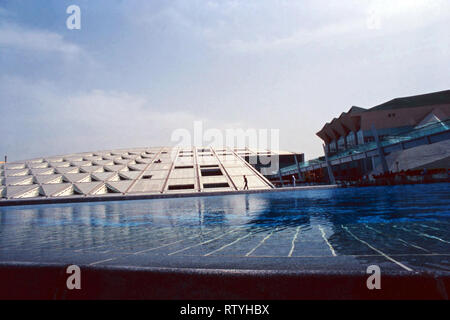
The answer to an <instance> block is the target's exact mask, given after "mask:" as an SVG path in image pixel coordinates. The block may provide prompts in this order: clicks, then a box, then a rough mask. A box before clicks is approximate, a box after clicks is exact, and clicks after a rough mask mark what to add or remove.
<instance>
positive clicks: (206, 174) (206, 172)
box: [201, 168, 223, 177]
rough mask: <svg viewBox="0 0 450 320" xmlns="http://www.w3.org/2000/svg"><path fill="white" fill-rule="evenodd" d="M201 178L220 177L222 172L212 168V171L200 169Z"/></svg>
mask: <svg viewBox="0 0 450 320" xmlns="http://www.w3.org/2000/svg"><path fill="white" fill-rule="evenodd" d="M201 172H202V176H203V177H209V176H222V175H223V173H222V170H220V169H219V168H213V169H201Z"/></svg>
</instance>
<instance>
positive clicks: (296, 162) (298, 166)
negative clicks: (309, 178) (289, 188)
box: [294, 154, 304, 181]
mask: <svg viewBox="0 0 450 320" xmlns="http://www.w3.org/2000/svg"><path fill="white" fill-rule="evenodd" d="M294 159H295V164H296V165H297V172H298V181H304V179H303V177H302V172H301V170H300V164H299V163H298V160H297V155H295V154H294Z"/></svg>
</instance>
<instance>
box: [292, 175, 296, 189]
mask: <svg viewBox="0 0 450 320" xmlns="http://www.w3.org/2000/svg"><path fill="white" fill-rule="evenodd" d="M292 184H293V185H294V187H295V176H294V175H292Z"/></svg>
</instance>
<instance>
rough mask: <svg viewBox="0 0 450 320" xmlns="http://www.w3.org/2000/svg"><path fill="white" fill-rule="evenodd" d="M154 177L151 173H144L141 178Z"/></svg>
mask: <svg viewBox="0 0 450 320" xmlns="http://www.w3.org/2000/svg"><path fill="white" fill-rule="evenodd" d="M152 177H153V176H152V175H151V174H144V175H143V176H142V178H141V179H151V178H152Z"/></svg>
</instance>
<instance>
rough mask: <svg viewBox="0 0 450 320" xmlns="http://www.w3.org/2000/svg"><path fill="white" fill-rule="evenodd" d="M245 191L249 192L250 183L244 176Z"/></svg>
mask: <svg viewBox="0 0 450 320" xmlns="http://www.w3.org/2000/svg"><path fill="white" fill-rule="evenodd" d="M243 190H248V181H247V177H246V176H244V189H243Z"/></svg>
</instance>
